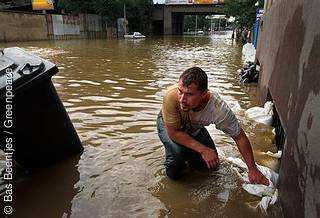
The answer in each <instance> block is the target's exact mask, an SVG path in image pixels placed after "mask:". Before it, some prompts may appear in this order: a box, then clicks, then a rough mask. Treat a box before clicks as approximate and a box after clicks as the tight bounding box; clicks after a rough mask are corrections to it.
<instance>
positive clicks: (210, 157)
mask: <svg viewBox="0 0 320 218" xmlns="http://www.w3.org/2000/svg"><path fill="white" fill-rule="evenodd" d="M200 154H201V156H202V158H203V160H204V161H205V162H206V164H207V167H208V168H209V169H216V168H217V167H218V166H219V157H218V153H217V151H215V150H213V149H211V148H207V147H206V148H204V149H203V150H202V151H201V153H200Z"/></svg>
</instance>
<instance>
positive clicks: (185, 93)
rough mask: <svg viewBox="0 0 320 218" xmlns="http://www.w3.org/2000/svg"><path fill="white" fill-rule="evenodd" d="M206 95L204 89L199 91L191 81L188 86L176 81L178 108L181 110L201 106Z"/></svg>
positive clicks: (194, 108)
mask: <svg viewBox="0 0 320 218" xmlns="http://www.w3.org/2000/svg"><path fill="white" fill-rule="evenodd" d="M205 96H206V91H204V92H201V91H200V90H198V86H197V85H196V84H195V83H191V84H190V85H189V86H188V87H185V86H183V82H182V81H181V80H179V83H178V98H179V103H180V108H181V109H182V110H183V111H189V110H196V109H197V108H199V107H200V106H201V103H202V102H203V99H204V98H205Z"/></svg>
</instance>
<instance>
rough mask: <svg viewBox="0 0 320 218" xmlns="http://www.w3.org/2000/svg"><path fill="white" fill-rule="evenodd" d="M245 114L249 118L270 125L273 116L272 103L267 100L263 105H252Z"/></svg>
mask: <svg viewBox="0 0 320 218" xmlns="http://www.w3.org/2000/svg"><path fill="white" fill-rule="evenodd" d="M245 114H246V115H247V116H248V118H249V119H252V120H254V121H256V122H258V123H263V124H266V125H268V126H271V125H272V116H273V103H272V102H271V101H267V102H266V103H265V104H264V107H263V108H262V107H252V108H249V109H248V110H246V111H245Z"/></svg>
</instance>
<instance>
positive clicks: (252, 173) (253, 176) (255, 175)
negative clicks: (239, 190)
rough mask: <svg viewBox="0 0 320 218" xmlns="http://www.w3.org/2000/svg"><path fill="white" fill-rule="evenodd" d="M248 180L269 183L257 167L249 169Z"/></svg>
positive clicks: (255, 182) (263, 183)
mask: <svg viewBox="0 0 320 218" xmlns="http://www.w3.org/2000/svg"><path fill="white" fill-rule="evenodd" d="M248 176H249V182H250V183H252V184H262V185H266V186H268V185H269V180H268V179H267V178H266V177H265V176H264V175H263V174H262V173H261V172H260V171H259V169H258V168H257V167H253V168H251V169H249V173H248Z"/></svg>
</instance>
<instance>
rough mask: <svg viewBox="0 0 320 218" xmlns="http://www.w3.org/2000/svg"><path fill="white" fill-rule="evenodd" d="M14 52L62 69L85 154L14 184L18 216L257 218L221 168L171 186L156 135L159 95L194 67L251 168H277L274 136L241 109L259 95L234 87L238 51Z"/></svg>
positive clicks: (223, 143) (95, 46) (92, 48)
mask: <svg viewBox="0 0 320 218" xmlns="http://www.w3.org/2000/svg"><path fill="white" fill-rule="evenodd" d="M12 45H13V44H6V45H2V46H4V47H8V46H12ZM19 46H21V47H23V48H24V49H26V50H28V51H30V52H32V53H35V54H38V55H40V56H42V57H44V58H46V59H49V60H51V61H52V62H54V63H56V64H57V66H58V67H59V69H60V72H59V73H58V74H57V75H56V76H54V78H53V82H54V84H55V87H56V89H57V91H58V93H59V95H60V98H61V99H62V101H63V103H64V105H65V107H66V109H67V111H68V113H69V115H70V118H71V119H72V122H73V124H74V126H75V127H76V129H77V132H78V134H79V136H80V138H81V140H82V142H83V144H84V147H85V150H84V153H83V154H82V155H81V157H80V159H79V160H76V161H75V160H71V162H72V163H69V162H62V163H60V164H58V165H57V166H55V167H53V168H49V169H46V170H45V172H42V173H39V174H36V175H28V176H19V178H20V177H21V178H22V180H23V181H24V182H21V183H18V184H17V190H16V198H17V207H19V210H18V213H19V214H24V215H25V216H24V217H35V211H36V212H37V214H39V216H40V217H44V216H45V217H48V216H49V217H50V215H52V217H54V216H56V217H61V216H62V215H63V216H70V215H71V216H72V217H128V216H134V217H136V216H142V217H145V216H156V217H157V216H160V217H163V216H167V215H169V216H175V217H185V216H189V217H199V216H204V217H208V216H210V217H221V216H225V217H234V216H237V217H239V216H240V217H241V216H246V217H247V216H252V217H260V216H261V215H262V213H261V212H260V211H259V210H257V209H256V208H255V206H256V204H257V202H258V200H259V198H256V197H254V196H250V195H249V194H247V193H246V192H245V191H244V190H242V188H241V181H240V180H239V179H238V177H237V175H236V174H234V173H233V171H232V170H231V169H230V166H229V165H228V164H226V163H222V166H221V167H220V169H219V170H218V171H217V172H212V173H210V174H207V175H201V174H199V173H196V172H190V176H189V177H188V178H185V179H183V180H182V181H179V182H173V181H171V180H169V179H168V178H167V177H166V176H165V173H164V167H163V165H162V163H163V161H164V149H163V147H162V145H161V143H160V141H159V139H158V136H157V134H156V127H155V126H156V125H155V122H156V115H157V113H158V111H159V109H160V108H161V102H162V96H163V94H164V90H165V88H166V87H168V86H169V85H172V84H174V83H175V82H177V80H178V77H179V75H180V73H181V72H182V71H184V70H185V69H187V68H189V67H191V66H195V65H197V66H200V67H202V68H203V69H204V70H205V71H206V72H207V74H208V76H209V83H210V89H212V90H214V91H217V92H218V93H220V94H221V96H222V98H223V99H224V100H225V101H226V102H227V103H228V104H229V105H230V106H231V107H232V108H233V109H234V111H235V113H236V115H237V117H238V118H239V120H240V122H241V123H242V125H243V128H244V129H245V131H246V132H247V133H248V136H249V138H250V140H251V142H252V146H253V148H254V150H255V151H254V153H255V156H256V159H257V161H258V162H259V163H261V164H264V165H267V166H270V167H273V168H274V169H276V168H277V167H278V166H277V161H276V160H274V159H272V158H270V157H266V156H265V155H264V153H263V151H267V150H271V151H275V147H274V146H273V144H272V143H273V142H272V137H273V136H272V133H271V129H270V128H269V127H266V126H263V125H258V124H255V123H253V122H252V121H250V120H248V119H247V118H246V117H245V116H244V112H243V111H244V109H247V108H249V107H252V106H255V105H257V104H258V101H257V99H258V95H257V88H256V87H255V86H252V85H251V86H247V85H246V86H244V85H242V84H239V83H238V75H237V73H236V70H237V69H238V68H240V67H241V66H242V61H241V52H240V51H241V48H240V46H239V45H237V44H236V43H234V42H232V41H231V40H230V39H229V38H226V37H223V36H219V37H171V38H169V37H168V38H150V39H149V38H148V39H146V40H140V41H132V40H92V41H90V40H75V41H52V42H30V43H23V44H19ZM209 130H210V132H211V135H212V137H213V139H214V140H215V143H216V145H217V146H218V147H220V148H221V149H222V150H223V151H224V152H225V153H226V154H227V156H239V152H238V151H237V149H236V147H235V143H234V142H233V141H232V139H231V138H228V137H227V136H225V135H224V134H223V133H222V132H220V131H218V130H216V129H215V128H214V127H209ZM2 157H3V156H2ZM2 159H3V158H2ZM37 202H38V203H40V202H41V205H42V204H43V203H42V202H45V206H43V207H39V208H37V209H36V210H33V209H32V208H34V207H35V205H36V203H37ZM44 214H45V215H44ZM41 215H44V216H41ZM269 216H272V217H274V216H275V217H280V216H281V213H280V209H279V208H278V207H277V206H274V207H271V208H270V210H269Z"/></svg>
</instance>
